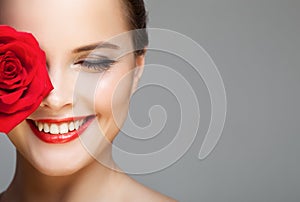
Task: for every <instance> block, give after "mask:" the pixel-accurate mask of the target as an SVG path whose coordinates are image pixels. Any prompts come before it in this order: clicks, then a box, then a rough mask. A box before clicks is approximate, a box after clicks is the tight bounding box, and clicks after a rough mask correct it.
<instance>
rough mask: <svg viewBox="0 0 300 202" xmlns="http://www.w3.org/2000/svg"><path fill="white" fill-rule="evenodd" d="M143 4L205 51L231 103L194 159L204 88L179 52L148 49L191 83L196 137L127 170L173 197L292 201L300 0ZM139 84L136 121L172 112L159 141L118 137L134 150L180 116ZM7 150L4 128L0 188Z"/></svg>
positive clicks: (205, 114) (163, 96)
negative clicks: (170, 155) (145, 169)
mask: <svg viewBox="0 0 300 202" xmlns="http://www.w3.org/2000/svg"><path fill="white" fill-rule="evenodd" d="M146 4H147V9H148V11H149V27H152V28H164V29H171V30H174V31H176V32H179V33H181V34H184V35H186V36H188V37H190V38H192V39H193V40H195V41H196V42H197V43H198V44H199V45H201V46H202V47H203V48H204V49H205V50H206V51H207V52H208V53H209V54H210V56H211V57H212V59H213V60H214V62H215V63H216V65H217V67H218V69H219V71H220V73H221V76H222V78H223V80H224V84H225V88H226V93H227V99H228V109H227V118H226V123H225V128H224V131H223V134H222V137H221V139H220V141H219V143H218V144H217V147H216V148H215V149H214V151H213V152H212V153H211V154H210V155H209V156H208V158H206V159H205V160H199V159H198V153H199V149H200V146H201V143H202V142H203V139H204V135H205V132H206V130H207V127H208V123H209V118H210V109H209V108H210V100H209V94H208V92H207V89H206V86H205V84H204V83H203V81H202V80H201V79H199V78H198V77H193V72H192V71H191V68H190V67H189V65H188V64H186V63H184V62H183V61H180V59H178V58H176V57H173V56H171V55H168V54H161V53H158V52H155V51H153V52H151V51H149V53H148V58H147V63H149V64H151V63H161V64H164V65H168V66H170V67H173V68H174V69H176V70H178V72H181V73H182V75H184V76H185V77H186V78H187V80H189V82H190V83H191V85H192V86H193V88H194V90H196V91H197V97H198V98H199V100H200V104H199V107H200V109H201V123H200V128H199V132H198V134H197V137H196V139H195V141H194V143H193V145H192V146H191V148H190V149H189V150H188V151H187V153H186V154H185V155H184V156H183V157H182V158H181V159H180V160H178V161H177V162H175V163H174V164H173V165H171V166H169V167H168V168H166V169H163V170H161V171H159V172H155V173H152V174H147V175H132V177H134V178H135V179H137V180H138V181H140V182H141V183H143V184H145V185H147V186H149V187H151V188H153V189H155V190H158V191H160V192H162V193H164V194H166V195H169V196H172V197H173V198H176V199H177V200H179V201H186V202H201V201H204V202H282V201H285V202H297V201H299V200H300V192H299V190H300V174H299V171H300V159H299V153H300V135H299V131H300V107H299V103H300V96H299V86H300V66H299V65H300V62H299V60H300V39H299V37H300V12H299V11H300V1H299V0H285V1H283V0H197V1H196V0H193V1H192V0H190V1H182V0H163V1H155V0H152V1H150V0H148V1H147V2H146ZM195 54H196V53H195ZM145 76H147V75H145ZM166 76H167V75H166ZM144 92H147V100H148V101H149V102H148V103H141V101H143V98H142V96H139V94H138V93H137V94H136V95H135V96H134V98H133V101H132V105H131V106H132V108H133V111H134V110H135V109H139V110H138V111H139V112H141V111H143V110H145V111H146V112H143V113H133V115H132V116H133V118H135V119H136V121H137V122H138V124H141V125H143V124H147V121H146V122H143V120H147V117H148V115H147V110H149V106H151V104H152V105H154V104H155V105H156V104H160V105H162V106H166V108H167V112H168V113H169V114H171V115H169V116H168V118H170V121H169V122H168V123H169V124H168V125H167V127H166V129H165V130H164V131H163V132H162V133H161V134H160V136H162V137H157V138H158V139H157V141H155V139H153V140H152V141H150V143H144V142H142V143H139V142H138V143H137V142H134V141H133V140H130V139H129V138H127V137H126V136H125V135H122V134H120V135H119V136H118V137H117V139H116V141H115V144H116V145H118V146H120V147H122V148H126V149H128V150H131V151H135V152H149V151H150V150H151V149H153V148H154V150H155V149H157V148H159V147H161V146H163V145H164V144H166V143H167V141H169V140H171V139H172V134H173V132H172V130H174V128H175V129H176V123H177V122H178V117H177V116H176V114H178V113H177V111H176V110H177V107H178V105H177V104H176V102H173V101H174V100H173V98H172V96H171V95H168V93H167V92H165V93H164V92H162V91H161V89H155V88H150V89H145V91H144ZM157 97H159V98H160V99H159V100H157V99H155V98H157ZM144 100H145V99H144ZM172 100H173V101H172ZM168 110H169V111H168ZM172 113H173V114H172ZM178 116H179V115H178ZM159 138H161V139H159ZM141 145H142V146H141ZM14 153H15V151H14V148H13V146H12V145H11V144H10V143H9V141H8V139H7V138H6V137H5V136H4V135H1V138H0V168H1V172H0V191H3V190H5V188H6V187H7V185H8V183H9V182H10V180H11V178H12V175H13V170H14V162H15V159H14ZM123 163H124V162H123ZM136 163H138V162H136ZM120 164H121V166H122V163H120Z"/></svg>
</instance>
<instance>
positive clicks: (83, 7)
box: [0, 0, 144, 176]
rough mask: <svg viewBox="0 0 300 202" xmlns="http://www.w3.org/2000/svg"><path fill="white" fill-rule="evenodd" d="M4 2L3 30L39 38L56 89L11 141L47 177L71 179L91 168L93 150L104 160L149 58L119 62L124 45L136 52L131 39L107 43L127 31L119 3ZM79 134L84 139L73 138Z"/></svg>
mask: <svg viewBox="0 0 300 202" xmlns="http://www.w3.org/2000/svg"><path fill="white" fill-rule="evenodd" d="M2 3H4V4H3V5H1V7H2V8H1V11H0V13H1V14H0V15H1V16H0V20H1V24H7V25H10V26H13V27H14V28H15V29H17V30H19V31H26V32H31V33H32V34H33V35H34V36H35V37H36V38H37V40H38V41H39V43H40V46H41V48H42V49H43V50H44V51H45V53H46V56H47V68H48V72H49V76H50V78H51V81H52V84H53V86H54V90H53V91H52V92H51V93H50V94H49V95H48V96H47V97H46V98H45V99H44V100H43V102H42V103H41V105H40V107H39V108H38V109H37V110H36V111H35V112H34V113H33V114H32V115H31V116H29V117H28V119H27V120H25V121H23V122H22V123H21V124H19V125H18V126H17V127H16V128H15V129H13V130H12V131H11V132H10V133H9V138H10V140H11V141H12V142H13V144H14V145H15V146H16V148H17V150H18V151H19V152H20V153H22V155H23V156H24V157H25V158H26V159H27V160H28V161H29V162H30V163H31V164H32V165H33V166H34V167H35V168H36V169H38V170H39V171H41V172H42V173H44V174H47V175H56V176H57V175H68V174H72V173H74V172H76V171H78V170H80V169H81V168H83V167H85V166H87V165H88V164H89V163H90V162H92V160H93V158H92V157H91V155H90V154H89V152H92V153H93V154H96V153H97V155H98V154H100V155H101V151H102V149H103V148H102V147H103V145H105V144H104V142H107V141H108V142H111V141H112V140H113V139H114V137H115V136H116V134H117V133H118V132H119V128H120V126H121V125H122V123H123V122H124V119H125V118H126V114H127V110H128V104H129V98H130V96H131V94H132V92H133V91H134V90H135V88H136V85H137V82H138V79H139V77H140V74H141V72H142V66H143V62H144V58H143V56H138V57H135V56H134V54H133V53H130V54H126V55H124V56H122V57H120V56H121V54H122V53H123V52H124V51H122V49H124V47H125V46H127V47H125V49H128V46H132V44H131V40H130V38H129V37H128V36H125V37H124V36H123V37H120V39H116V40H112V41H111V42H109V43H108V42H107V40H108V39H110V38H112V37H114V36H116V35H119V34H121V33H123V32H126V31H127V30H128V25H127V22H126V18H125V15H124V13H123V12H124V11H122V6H121V3H120V1H119V0H43V1H40V0H31V1H23V0H6V1H5V0H4V1H3V2H2ZM105 41H106V43H103V42H105ZM98 44H102V45H101V46H97V45H98ZM96 46H97V48H96ZM136 67H137V68H136ZM74 119H75V120H74ZM116 120H117V121H116ZM116 122H117V123H116ZM77 128H78V130H76V129H77ZM72 131H73V132H72ZM74 131H76V133H79V134H80V138H75V139H72V138H74V136H73V135H74ZM78 131H79V132H78ZM58 133H59V134H61V135H59V134H58ZM102 134H103V135H105V137H106V138H103V136H102ZM70 137H71V138H70ZM75 137H76V136H75ZM57 138H58V140H57ZM60 138H61V139H60ZM49 142H50V143H49ZM86 148H88V150H89V152H88V151H87V149H86Z"/></svg>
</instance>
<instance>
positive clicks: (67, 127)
mask: <svg viewBox="0 0 300 202" xmlns="http://www.w3.org/2000/svg"><path fill="white" fill-rule="evenodd" d="M84 123H85V120H84V119H81V120H77V121H75V122H73V121H72V122H68V123H67V122H65V123H62V124H60V125H57V124H47V123H42V122H38V121H34V124H35V125H36V127H37V128H38V130H39V131H44V132H45V133H50V134H53V135H57V134H65V133H68V132H69V131H74V130H78V129H79V128H80V127H81V126H82V125H83V124H84Z"/></svg>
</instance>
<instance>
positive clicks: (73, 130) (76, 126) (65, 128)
mask: <svg viewBox="0 0 300 202" xmlns="http://www.w3.org/2000/svg"><path fill="white" fill-rule="evenodd" d="M94 119H95V116H94V115H92V116H86V117H77V118H75V117H73V118H66V119H60V120H55V119H44V120H31V119H28V120H27V122H28V124H29V126H30V128H31V129H32V131H33V132H34V134H35V135H36V136H37V137H38V138H39V139H40V140H42V141H44V142H46V143H54V144H62V143H67V142H70V141H72V140H74V139H76V138H77V137H79V135H80V134H82V133H83V131H84V130H85V129H86V128H87V127H88V126H89V125H90V124H91V122H92V121H93V120H94Z"/></svg>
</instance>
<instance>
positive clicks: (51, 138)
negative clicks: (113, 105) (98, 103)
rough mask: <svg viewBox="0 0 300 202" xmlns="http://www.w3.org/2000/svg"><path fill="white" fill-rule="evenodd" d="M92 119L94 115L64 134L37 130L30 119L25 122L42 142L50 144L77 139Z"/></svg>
mask: <svg viewBox="0 0 300 202" xmlns="http://www.w3.org/2000/svg"><path fill="white" fill-rule="evenodd" d="M94 119H95V117H93V118H88V120H87V121H86V122H85V123H84V124H83V125H82V126H80V128H79V129H78V130H74V131H70V132H68V133H64V134H57V135H53V134H50V133H45V132H43V131H39V130H38V129H37V127H36V126H35V124H34V123H33V121H32V120H27V123H28V124H29V126H30V128H31V130H32V131H33V133H34V134H35V135H36V136H37V137H38V138H39V139H40V140H42V141H43V142H46V143H50V144H64V143H68V142H71V141H72V140H75V139H77V138H78V137H79V136H80V135H81V134H82V133H83V132H84V131H85V130H86V129H87V127H88V126H89V125H90V124H91V123H92V121H93V120H94Z"/></svg>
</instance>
